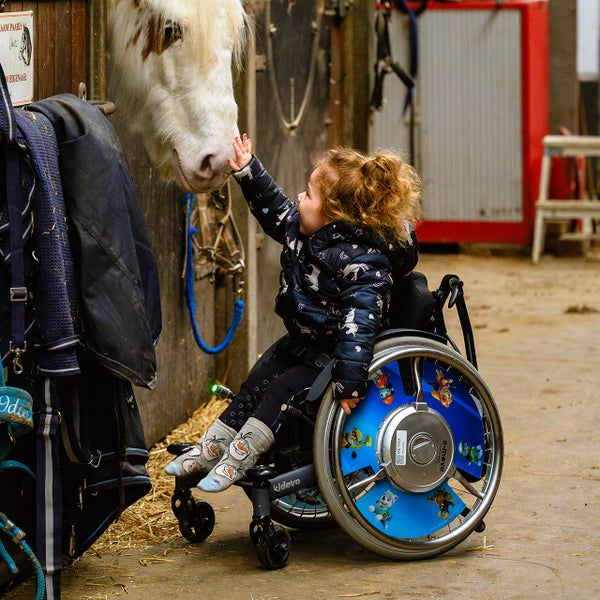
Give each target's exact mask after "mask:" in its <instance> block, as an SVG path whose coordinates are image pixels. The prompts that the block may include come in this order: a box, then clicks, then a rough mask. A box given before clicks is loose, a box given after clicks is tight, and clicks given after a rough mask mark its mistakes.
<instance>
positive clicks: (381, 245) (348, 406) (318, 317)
mask: <svg viewBox="0 0 600 600" xmlns="http://www.w3.org/2000/svg"><path fill="white" fill-rule="evenodd" d="M233 150H234V154H235V161H233V160H230V161H229V165H230V167H231V169H232V171H233V176H234V178H235V179H236V180H237V181H238V183H239V184H240V186H241V188H242V191H243V193H244V196H245V198H246V200H247V202H248V204H249V207H250V210H251V211H252V214H253V215H254V216H255V217H256V218H257V219H258V221H259V222H260V224H261V226H262V227H263V229H264V231H265V232H266V233H267V234H268V235H270V236H271V237H272V238H273V239H275V240H276V241H278V242H279V243H280V244H282V246H283V249H282V253H281V266H282V270H281V273H280V289H279V293H278V295H277V299H276V303H275V310H276V312H277V314H278V315H279V316H280V317H281V318H282V319H283V321H284V324H285V327H286V329H287V331H288V335H287V336H286V337H284V338H282V340H281V341H280V342H279V343H277V345H276V347H275V349H274V351H273V352H272V353H271V355H270V356H268V357H267V359H266V360H263V361H261V363H260V364H259V365H258V366H257V367H255V368H254V369H253V370H252V371H251V372H250V374H249V375H248V378H247V379H246V381H245V382H244V383H243V384H242V386H241V389H240V391H239V393H238V394H237V395H236V396H235V398H234V399H233V400H232V402H231V404H230V405H229V406H228V407H227V408H226V409H225V410H224V411H223V413H222V414H221V415H220V417H219V418H218V419H217V420H216V421H215V422H214V423H213V425H211V426H210V427H209V429H208V430H207V431H206V433H205V434H204V435H203V436H202V438H201V439H200V440H199V441H198V444H197V445H196V446H194V447H193V448H192V449H190V450H189V451H188V452H186V453H184V454H182V455H181V456H178V457H177V458H175V459H174V460H173V461H172V462H171V463H169V465H167V467H166V468H165V471H166V472H167V473H168V474H170V475H177V476H181V475H185V474H188V473H193V472H197V471H201V472H204V473H208V474H207V475H206V477H204V478H203V479H201V480H200V482H199V484H198V487H199V488H200V489H202V490H204V491H206V492H213V491H220V490H224V489H226V488H228V487H229V486H231V485H232V484H233V483H235V482H236V481H238V480H240V479H242V478H243V477H244V473H245V469H247V468H249V467H251V466H254V464H255V463H256V460H257V458H258V457H259V456H260V455H261V454H263V453H264V452H266V451H267V450H268V449H269V448H270V447H271V446H272V445H273V443H274V441H275V436H277V435H278V434H279V433H280V432H281V428H282V425H283V424H284V418H285V412H282V411H281V406H282V404H286V403H288V402H289V401H290V399H292V398H294V397H296V398H300V397H301V396H302V394H306V392H307V390H308V389H309V388H310V386H311V385H312V383H313V382H314V380H315V379H316V377H317V376H318V374H319V373H320V371H321V369H322V366H323V363H324V359H325V361H326V360H328V359H331V358H333V360H334V364H333V371H332V376H333V384H334V394H335V397H336V398H337V399H338V400H339V403H340V406H341V408H342V409H343V411H344V412H345V413H346V414H350V412H351V410H352V409H353V408H355V407H356V406H357V404H358V403H359V401H360V400H361V399H362V398H364V396H365V393H366V387H367V378H368V370H369V364H370V363H371V360H372V357H373V346H374V343H375V337H376V335H377V332H378V330H379V328H380V325H381V323H382V321H383V319H384V318H385V316H386V311H387V305H388V300H389V291H390V288H391V283H392V279H391V271H392V267H391V264H392V262H393V264H394V277H402V276H404V275H406V274H407V273H409V272H410V271H411V270H412V269H413V268H414V266H415V265H416V262H417V257H418V250H417V240H416V236H415V233H414V224H415V223H416V221H417V219H418V217H419V215H420V193H421V185H420V181H419V178H418V177H417V175H416V173H415V171H414V169H413V168H412V167H411V166H410V165H407V164H405V163H403V162H402V160H401V159H400V158H399V157H398V156H396V155H395V154H392V153H389V152H380V153H379V154H377V155H376V156H374V157H373V158H369V157H367V156H364V155H362V154H361V153H359V152H357V151H355V150H351V149H348V148H335V149H331V150H328V151H326V152H325V153H324V154H323V155H322V156H321V158H320V159H319V160H318V162H317V164H316V166H315V168H314V170H313V171H312V174H311V175H310V179H309V180H308V185H307V188H306V190H305V191H303V192H301V193H300V194H299V195H298V201H297V203H295V202H293V201H292V200H290V199H289V198H287V197H286V196H285V195H284V193H283V192H282V190H281V189H280V188H279V187H278V186H277V185H276V184H275V182H274V181H273V179H272V178H271V177H270V175H269V174H268V173H267V171H266V170H265V168H264V167H263V165H262V164H261V163H260V161H259V160H258V159H257V158H256V156H254V155H253V154H252V143H251V140H250V139H249V138H248V137H247V136H246V134H244V135H243V136H242V138H241V139H240V138H238V137H236V138H235V140H234V141H233Z"/></svg>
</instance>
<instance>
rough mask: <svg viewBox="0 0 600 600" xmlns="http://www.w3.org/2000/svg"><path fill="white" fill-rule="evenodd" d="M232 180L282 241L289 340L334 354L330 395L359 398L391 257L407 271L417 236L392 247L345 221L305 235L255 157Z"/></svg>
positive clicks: (282, 303)
mask: <svg viewBox="0 0 600 600" xmlns="http://www.w3.org/2000/svg"><path fill="white" fill-rule="evenodd" d="M234 177H235V179H236V180H237V181H238V183H239V184H240V186H241V188H242V191H243V193H244V197H245V198H246V200H247V202H248V204H249V207H250V210H251V211H252V214H253V215H254V216H255V217H256V219H257V220H258V221H259V223H260V224H261V226H262V228H263V230H264V231H265V233H266V234H267V235H269V236H270V237H272V238H273V239H274V240H275V241H277V242H279V243H280V244H282V246H283V249H282V252H281V257H280V262H281V267H282V270H281V273H280V288H279V292H278V294H277V298H276V301H275V311H276V312H277V314H278V315H279V316H280V317H281V318H282V319H283V322H284V324H285V327H286V329H287V330H288V332H289V334H290V335H291V336H292V338H293V339H295V340H297V341H299V342H301V343H303V344H305V345H306V346H309V347H313V348H318V349H320V350H322V351H324V352H329V353H331V354H332V355H333V356H334V360H335V362H334V366H333V372H332V374H333V381H334V384H335V397H336V398H339V399H342V398H351V397H358V398H362V397H364V395H365V392H366V383H367V377H368V369H369V364H370V363H371V360H372V358H373V346H374V343H375V337H376V335H377V332H378V330H379V328H380V324H381V322H382V319H383V318H384V315H385V312H386V310H387V305H388V300H389V298H388V296H389V291H390V287H391V283H392V280H391V270H392V268H391V263H390V257H393V260H394V262H395V265H396V266H397V265H401V269H402V270H403V271H404V272H403V273H401V275H404V274H406V273H407V272H409V271H410V270H412V268H413V267H414V264H415V263H416V256H417V251H416V238H414V236H413V238H412V243H411V244H409V246H408V247H406V248H404V247H399V246H397V245H396V246H393V245H392V244H389V243H388V242H386V241H384V240H383V239H382V238H381V237H379V236H376V235H375V234H374V233H372V232H370V231H368V230H362V229H357V228H356V227H355V226H351V225H350V224H348V223H346V222H344V221H335V222H333V223H329V224H328V225H325V226H324V227H322V228H321V229H319V230H318V231H316V232H315V233H313V234H312V235H310V236H305V235H303V234H302V233H300V231H299V213H298V209H297V207H296V203H295V202H292V201H291V200H290V199H289V198H288V197H287V196H286V195H285V194H284V193H283V191H282V190H281V188H279V187H278V186H277V184H276V183H275V182H274V181H273V179H272V178H271V176H270V175H269V173H268V172H267V171H266V169H265V168H264V167H263V165H262V164H261V162H260V161H259V160H258V158H256V157H255V156H253V158H252V160H251V162H250V163H249V164H248V165H247V166H246V167H245V168H244V169H242V170H241V171H238V172H237V173H234ZM394 273H395V275H396V271H394Z"/></svg>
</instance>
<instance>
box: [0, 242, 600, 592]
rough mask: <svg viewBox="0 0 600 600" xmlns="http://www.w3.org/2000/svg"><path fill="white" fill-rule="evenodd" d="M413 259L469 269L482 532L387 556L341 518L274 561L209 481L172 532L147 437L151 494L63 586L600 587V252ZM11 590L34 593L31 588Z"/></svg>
mask: <svg viewBox="0 0 600 600" xmlns="http://www.w3.org/2000/svg"><path fill="white" fill-rule="evenodd" d="M420 270H422V271H423V272H424V273H425V274H426V275H427V277H428V279H429V281H430V285H431V287H436V286H437V284H438V282H439V281H440V279H441V276H442V275H443V274H445V273H448V272H452V273H456V274H457V275H459V276H460V277H461V278H462V279H463V280H464V282H465V293H466V298H467V303H468V306H469V309H470V314H471V318H472V322H473V326H474V330H475V339H476V344H477V352H478V362H479V371H480V372H481V374H482V376H483V378H484V380H485V381H486V383H487V384H488V386H489V387H490V389H491V390H492V393H493V394H494V397H495V400H496V403H497V405H498V408H499V410H500V414H501V418H502V424H503V428H504V440H505V455H504V472H503V477H502V482H501V485H500V489H499V492H498V495H497V497H496V499H495V502H494V504H493V506H492V509H491V510H490V512H489V513H488V515H487V517H486V524H487V528H486V529H485V531H484V532H483V533H473V534H471V536H469V538H467V540H465V541H464V542H463V543H462V544H461V545H459V546H458V547H456V548H454V549H453V550H451V551H449V552H448V553H446V554H444V555H442V556H440V557H437V558H435V559H429V560H424V561H414V562H394V561H390V560H387V559H384V558H381V557H380V556H377V555H375V554H372V553H371V552H369V551H368V550H366V549H364V548H363V547H362V546H360V545H359V544H357V543H356V542H354V541H353V540H351V539H350V538H349V537H348V536H347V535H346V534H345V533H343V532H342V531H340V530H339V529H336V528H333V529H330V530H326V531H318V532H315V531H292V532H291V536H292V553H291V556H290V560H289V564H288V565H287V566H286V567H285V568H283V569H281V570H277V571H269V570H266V569H264V568H263V567H261V566H260V564H259V562H258V560H257V556H256V553H255V550H254V547H253V545H252V543H251V541H250V539H249V536H248V524H249V522H250V519H251V516H252V512H251V505H250V503H249V501H248V500H247V499H246V497H245V495H244V494H243V492H242V491H241V490H240V489H239V488H237V487H235V488H233V489H231V490H228V491H227V492H224V493H222V494H218V495H212V496H210V495H206V494H205V495H204V498H205V499H209V500H210V501H211V504H212V505H213V507H214V509H215V512H216V518H217V523H216V527H215V530H214V532H213V534H212V535H211V536H210V537H209V538H208V539H207V540H206V541H204V542H203V543H201V544H191V543H189V542H188V541H187V540H185V539H184V538H183V537H182V536H181V535H180V534H179V532H178V530H177V522H176V519H175V517H174V516H173V514H172V513H171V511H170V507H169V497H170V492H171V487H170V485H171V484H170V482H168V481H167V482H166V483H165V481H164V479H162V476H161V475H160V471H161V470H162V467H161V465H162V464H164V463H165V461H166V460H168V457H167V456H166V451H165V449H164V443H163V444H159V445H158V446H157V447H156V448H154V449H153V451H152V459H151V460H152V463H153V464H154V465H155V467H154V470H153V473H154V477H155V478H156V485H155V492H154V494H153V495H152V496H149V497H147V498H145V499H143V500H142V501H141V503H139V504H138V505H136V506H134V507H132V508H131V509H129V510H128V511H127V512H126V514H125V515H124V516H123V518H122V519H121V520H120V521H119V522H118V523H117V524H115V525H114V526H112V527H111V530H110V531H109V532H108V533H107V534H105V535H104V536H103V537H102V538H101V540H100V541H99V542H98V543H97V545H95V546H94V547H93V548H92V549H91V550H90V551H88V552H87V553H86V554H85V555H84V556H83V557H81V558H80V559H78V560H77V561H75V563H74V564H72V565H71V566H69V567H68V568H67V569H66V570H65V571H64V572H63V575H62V589H63V593H62V598H63V599H64V600H102V599H112V598H122V599H127V600H150V599H155V598H160V599H161V600H167V599H168V598H174V599H178V600H188V599H196V598H207V599H211V600H230V599H234V598H235V599H238V598H239V599H246V600H259V599H264V600H266V599H272V600H274V599H282V600H292V599H294V600H305V599H306V600H309V599H316V598H319V599H320V598H325V599H334V598H371V597H372V598H392V599H399V598H403V599H404V598H407V599H417V598H434V599H441V598H444V599H445V598H453V599H455V600H460V599H464V600H472V599H473V598H489V599H503V600H504V599H507V598H515V599H516V598H522V599H526V600H530V599H534V598H548V599H554V598H556V599H563V598H567V597H581V598H599V597H600V577H599V576H598V572H599V569H600V558H599V557H598V556H599V555H598V539H599V535H600V534H599V533H598V532H599V531H600V510H598V506H599V504H600V458H599V455H598V454H597V452H598V451H599V450H600V443H599V442H598V434H597V430H598V426H599V424H600V402H599V401H598V398H597V396H598V392H597V390H598V381H597V379H596V375H597V371H596V370H597V369H600V256H598V255H597V254H590V255H588V256H580V257H573V258H557V257H553V256H548V255H545V256H543V257H542V259H541V261H540V263H539V264H537V265H533V264H532V263H531V261H530V259H529V257H528V256H496V255H492V254H491V253H488V254H479V255H474V254H444V255H442V254H427V253H425V254H423V255H422V257H421V261H420ZM196 418H198V417H196ZM194 428H198V426H197V425H195V426H194ZM188 434H189V435H190V436H191V437H190V439H192V440H195V439H197V435H196V432H195V431H192V430H191V429H188V430H187V431H185V430H184V434H183V435H188ZM5 597H6V599H7V600H14V599H15V598H19V599H20V598H23V599H25V598H33V597H34V587H33V585H32V583H30V582H27V583H25V584H22V585H20V586H19V587H18V588H17V589H14V590H12V591H9V592H8V593H7V594H6V596H5Z"/></svg>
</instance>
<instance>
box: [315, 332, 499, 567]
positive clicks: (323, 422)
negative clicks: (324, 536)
mask: <svg viewBox="0 0 600 600" xmlns="http://www.w3.org/2000/svg"><path fill="white" fill-rule="evenodd" d="M370 378H371V379H370V382H369V386H368V392H367V396H366V398H365V399H364V400H363V401H361V402H360V404H359V405H358V407H357V408H356V409H355V410H353V411H352V414H351V415H349V416H346V415H345V414H344V412H343V411H342V410H341V408H340V407H339V404H338V402H337V401H336V400H335V399H334V398H333V395H332V392H331V390H329V391H328V392H327V393H326V395H325V397H324V399H323V402H322V404H321V407H320V410H319V414H318V416H317V421H316V427H315V436H314V439H315V440H321V443H316V442H315V446H314V458H315V461H314V464H315V473H316V477H317V482H318V486H319V489H320V490H321V493H322V495H323V498H324V499H325V501H326V503H327V506H328V508H329V510H330V511H331V514H332V515H333V517H334V519H335V520H336V522H337V523H338V525H339V526H340V527H341V528H342V529H343V530H344V531H346V533H348V534H349V535H350V537H351V538H352V539H353V540H355V541H356V542H357V543H359V544H361V545H362V546H364V547H365V548H367V549H369V550H371V551H373V552H375V553H377V554H379V555H382V556H385V557H388V558H393V559H401V560H413V559H421V558H429V557H432V556H436V555H439V554H442V553H444V552H446V551H448V550H450V549H451V548H453V547H454V546H456V545H458V544H459V543H461V542H462V541H463V540H465V539H466V538H467V536H468V535H469V534H470V533H472V532H473V531H482V530H483V528H484V527H485V524H484V522H483V518H484V516H485V515H486V513H487V512H488V510H489V508H490V506H491V503H492V501H493V499H494V496H495V494H496V491H497V489H498V486H499V483H500V476H501V471H502V462H503V441H502V427H501V423H500V418H499V415H498V411H497V409H496V405H495V403H494V400H493V398H492V395H491V393H490V391H489V389H488V387H487V386H486V384H485V383H484V382H483V380H482V378H481V376H480V375H479V373H478V372H477V370H476V369H475V368H474V367H473V366H472V365H471V364H470V363H469V362H468V361H467V360H466V359H465V358H464V357H463V356H462V355H461V354H460V353H458V352H456V351H455V350H453V349H452V348H449V347H447V346H445V345H444V344H442V343H440V342H438V341H435V340H431V339H427V338H421V337H418V336H407V337H401V336H399V337H393V338H388V339H385V340H382V341H380V342H378V344H377V345H376V346H375V351H374V357H373V362H372V364H371V368H370ZM323 440H324V442H323Z"/></svg>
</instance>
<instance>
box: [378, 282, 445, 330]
mask: <svg viewBox="0 0 600 600" xmlns="http://www.w3.org/2000/svg"><path fill="white" fill-rule="evenodd" d="M434 304H435V301H434V296H433V294H432V292H431V291H430V290H429V286H428V284H427V278H426V277H425V275H423V273H420V272H419V271H411V272H410V273H409V274H408V275H405V276H404V277H402V278H399V279H397V280H395V281H394V283H393V285H392V293H391V301H390V309H389V314H388V319H387V323H386V324H385V327H386V328H388V327H389V328H406V329H420V330H422V331H432V330H433V314H434Z"/></svg>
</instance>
